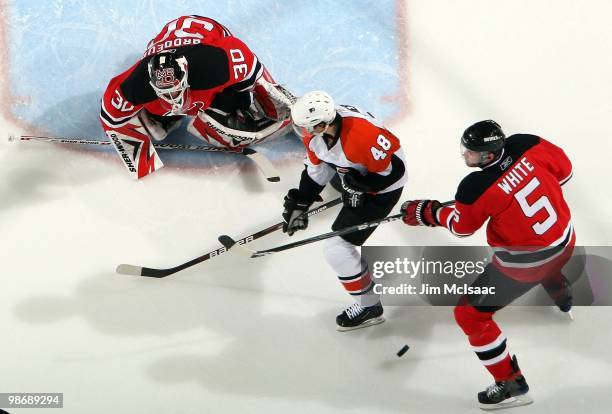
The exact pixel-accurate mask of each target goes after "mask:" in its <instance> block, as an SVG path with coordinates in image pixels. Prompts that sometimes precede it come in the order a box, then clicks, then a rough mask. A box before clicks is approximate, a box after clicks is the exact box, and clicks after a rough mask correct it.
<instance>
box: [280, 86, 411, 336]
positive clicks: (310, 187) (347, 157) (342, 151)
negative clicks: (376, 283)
mask: <svg viewBox="0 0 612 414" xmlns="http://www.w3.org/2000/svg"><path fill="white" fill-rule="evenodd" d="M291 117H292V119H293V122H294V124H295V126H296V127H298V128H296V129H298V130H299V132H300V134H301V135H302V137H303V139H304V145H305V146H306V152H307V155H306V158H305V164H306V168H305V169H304V170H303V171H302V175H301V179H300V183H299V187H298V188H293V189H291V190H289V192H288V193H287V195H286V196H285V200H284V211H283V219H284V220H285V225H284V228H283V231H285V232H286V233H288V234H289V235H292V234H293V233H295V232H296V231H298V230H302V229H305V228H306V227H307V226H308V218H307V217H303V216H301V214H302V213H303V212H304V211H306V210H308V208H309V206H310V205H311V204H312V203H313V202H314V201H315V199H316V197H317V196H318V194H319V193H320V192H321V191H322V190H323V188H324V187H325V185H326V184H327V183H328V182H329V181H330V180H331V179H332V177H334V176H335V175H336V174H338V175H339V176H340V177H341V185H342V199H343V202H344V206H343V208H342V209H341V210H340V212H339V214H338V216H337V217H336V220H335V221H334V223H333V225H332V229H333V230H338V229H340V228H344V227H347V226H352V225H355V224H360V223H363V222H364V221H368V220H374V219H379V218H383V217H385V216H387V215H388V214H389V212H390V211H391V210H392V209H393V207H394V206H395V204H396V203H397V201H398V200H399V198H400V195H401V193H402V189H403V186H404V183H405V182H406V180H407V174H406V167H405V161H404V153H403V151H402V148H401V146H400V142H399V139H398V138H397V137H396V136H395V135H393V134H392V133H391V132H389V130H387V129H386V128H384V127H383V126H382V124H381V123H380V122H379V121H378V120H376V119H375V118H374V117H373V116H372V115H371V114H369V113H368V112H363V111H360V110H358V109H357V108H355V107H352V106H348V105H339V106H336V105H335V104H334V100H333V99H332V97H331V96H329V95H328V94H327V93H325V92H322V91H314V92H310V93H307V94H306V95H304V96H302V97H301V98H299V99H298V100H297V102H296V103H295V104H294V105H293V106H292V108H291ZM373 232H374V228H370V229H367V230H363V231H359V232H356V233H351V234H347V235H345V236H341V237H333V238H330V239H328V240H327V241H326V242H325V244H324V254H325V259H326V260H327V263H328V264H329V265H330V266H331V268H332V269H333V270H334V271H335V273H336V274H337V276H338V279H339V280H340V283H341V284H342V286H343V287H344V288H345V289H346V291H347V292H348V293H349V294H350V295H351V296H352V297H353V298H354V299H355V301H356V302H355V303H354V304H353V305H351V306H350V307H348V308H347V309H346V310H345V311H344V312H342V313H341V314H340V315H338V317H337V318H336V323H337V325H338V330H341V331H345V330H351V329H356V328H362V327H365V326H370V325H374V324H378V323H381V322H383V321H384V319H383V317H382V314H383V307H382V305H381V303H380V298H379V297H378V295H376V294H374V292H373V291H372V287H373V283H372V279H371V277H370V271H369V269H368V268H367V266H366V264H365V263H364V261H363V260H362V259H361V255H360V253H359V250H358V247H359V246H361V245H362V244H363V243H364V242H365V241H366V240H367V239H368V237H370V235H371V234H372V233H373Z"/></svg>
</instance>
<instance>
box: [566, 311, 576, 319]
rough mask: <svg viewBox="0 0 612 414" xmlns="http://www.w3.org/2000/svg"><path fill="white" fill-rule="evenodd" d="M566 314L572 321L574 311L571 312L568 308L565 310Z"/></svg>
mask: <svg viewBox="0 0 612 414" xmlns="http://www.w3.org/2000/svg"><path fill="white" fill-rule="evenodd" d="M567 316H569V319H570V321H572V322H574V320H575V319H574V313H573V312H572V310H571V309H570V310H569V311H567Z"/></svg>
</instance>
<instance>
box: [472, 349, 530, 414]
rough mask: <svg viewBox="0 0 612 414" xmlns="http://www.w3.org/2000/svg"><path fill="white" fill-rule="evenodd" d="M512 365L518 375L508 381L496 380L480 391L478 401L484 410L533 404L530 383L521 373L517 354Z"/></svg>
mask: <svg viewBox="0 0 612 414" xmlns="http://www.w3.org/2000/svg"><path fill="white" fill-rule="evenodd" d="M512 367H513V368H514V371H515V372H517V373H518V375H517V376H516V377H514V378H513V379H511V380H507V381H496V382H495V384H493V385H490V386H488V387H487V389H486V390H484V391H481V392H479V393H478V402H479V404H480V408H481V409H483V410H499V409H501V408H510V407H519V406H521V405H527V404H531V403H532V402H533V399H532V398H531V397H530V396H529V385H527V381H526V380H525V377H524V376H523V375H521V374H520V370H519V368H518V362H517V361H516V356H514V357H512Z"/></svg>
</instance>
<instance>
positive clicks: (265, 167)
mask: <svg viewBox="0 0 612 414" xmlns="http://www.w3.org/2000/svg"><path fill="white" fill-rule="evenodd" d="M8 140H9V141H11V142H12V141H39V142H52V143H57V144H80V145H101V146H108V145H111V142H110V141H102V140H95V139H89V138H80V137H76V138H53V137H43V136H35V135H20V136H14V135H9V137H8ZM153 146H154V147H155V148H156V149H164V150H166V149H167V150H184V151H204V152H227V153H233V154H242V155H245V156H246V157H248V158H250V159H251V160H252V161H253V162H254V163H255V165H257V168H259V170H260V171H261V172H262V174H263V175H264V176H265V177H266V180H268V181H270V182H278V181H280V176H279V174H278V171H277V170H276V168H274V166H273V165H272V163H271V162H270V160H269V159H268V158H267V157H265V156H264V155H262V154H260V153H259V152H257V151H255V150H254V149H252V148H236V149H230V148H218V147H210V146H207V145H186V144H167V143H159V144H153Z"/></svg>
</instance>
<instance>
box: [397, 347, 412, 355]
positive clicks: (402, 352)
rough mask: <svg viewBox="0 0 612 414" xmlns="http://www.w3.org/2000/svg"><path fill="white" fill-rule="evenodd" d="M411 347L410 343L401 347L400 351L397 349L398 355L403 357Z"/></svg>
mask: <svg viewBox="0 0 612 414" xmlns="http://www.w3.org/2000/svg"><path fill="white" fill-rule="evenodd" d="M409 349H410V347H409V346H408V345H404V346H403V347H402V349H400V350H399V351H397V356H398V357H401V356H403V355H404V354H405V353H406V352H407V351H408V350H409Z"/></svg>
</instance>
